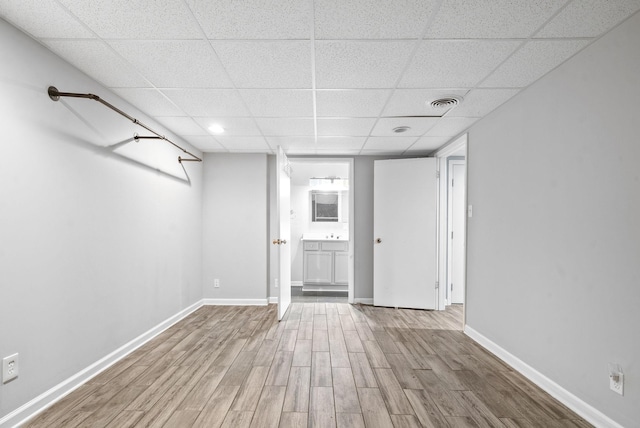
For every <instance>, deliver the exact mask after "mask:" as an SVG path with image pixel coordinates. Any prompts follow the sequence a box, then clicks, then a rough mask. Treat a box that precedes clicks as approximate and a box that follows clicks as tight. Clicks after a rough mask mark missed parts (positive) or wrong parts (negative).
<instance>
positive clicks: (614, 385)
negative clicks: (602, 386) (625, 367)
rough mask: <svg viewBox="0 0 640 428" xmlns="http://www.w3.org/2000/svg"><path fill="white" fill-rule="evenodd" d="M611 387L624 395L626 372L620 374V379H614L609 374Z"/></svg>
mask: <svg viewBox="0 0 640 428" xmlns="http://www.w3.org/2000/svg"><path fill="white" fill-rule="evenodd" d="M609 388H610V389H611V390H612V391H613V392H615V393H616V394H620V395H624V374H622V373H620V374H619V375H618V381H617V382H616V381H615V380H613V377H612V376H609Z"/></svg>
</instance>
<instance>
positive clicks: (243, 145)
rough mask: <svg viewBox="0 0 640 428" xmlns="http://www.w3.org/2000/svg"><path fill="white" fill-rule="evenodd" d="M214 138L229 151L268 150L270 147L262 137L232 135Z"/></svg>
mask: <svg viewBox="0 0 640 428" xmlns="http://www.w3.org/2000/svg"><path fill="white" fill-rule="evenodd" d="M216 140H218V141H219V142H220V144H222V145H223V146H224V147H226V148H227V150H229V151H230V152H233V151H235V150H245V151H246V150H251V151H261V152H264V151H270V150H271V148H270V147H269V145H268V144H267V140H265V139H264V137H260V136H253V137H234V136H223V137H221V136H219V135H218V136H216Z"/></svg>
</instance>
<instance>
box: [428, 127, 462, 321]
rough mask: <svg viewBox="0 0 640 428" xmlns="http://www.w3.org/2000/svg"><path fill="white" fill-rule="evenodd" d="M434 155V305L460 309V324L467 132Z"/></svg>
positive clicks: (443, 308) (441, 307) (440, 307)
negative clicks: (436, 207)
mask: <svg viewBox="0 0 640 428" xmlns="http://www.w3.org/2000/svg"><path fill="white" fill-rule="evenodd" d="M435 155H436V157H437V158H438V167H439V174H440V190H439V193H440V196H439V200H440V208H439V217H440V221H439V244H438V259H439V261H438V282H439V299H438V300H439V304H438V309H440V310H445V309H447V308H454V306H455V307H457V308H458V309H460V310H461V312H462V318H463V326H462V327H463V328H464V317H465V316H464V314H465V312H464V303H465V301H466V295H467V285H466V237H467V218H468V216H469V215H470V213H471V211H470V207H469V208H468V205H467V203H468V202H467V180H466V176H467V168H468V156H467V135H466V134H465V135H463V136H461V137H460V138H458V139H456V140H455V141H453V142H452V143H451V144H449V145H447V146H446V147H444V148H443V149H441V150H439V151H438V152H437V153H436V154H435ZM452 305H453V306H452ZM458 309H456V310H458Z"/></svg>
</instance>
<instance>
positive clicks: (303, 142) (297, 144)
mask: <svg viewBox="0 0 640 428" xmlns="http://www.w3.org/2000/svg"><path fill="white" fill-rule="evenodd" d="M266 138H267V141H268V142H269V145H270V146H271V147H272V148H273V149H276V148H277V147H278V146H282V148H283V149H285V150H288V149H304V150H307V151H314V152H315V150H316V141H315V139H314V138H313V137H281V136H278V137H266Z"/></svg>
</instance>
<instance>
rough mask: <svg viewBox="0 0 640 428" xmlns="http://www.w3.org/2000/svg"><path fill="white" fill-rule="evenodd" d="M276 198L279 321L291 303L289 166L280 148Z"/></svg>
mask: <svg viewBox="0 0 640 428" xmlns="http://www.w3.org/2000/svg"><path fill="white" fill-rule="evenodd" d="M277 165H278V171H277V174H276V188H277V191H276V197H277V200H278V208H277V212H278V231H277V232H278V233H277V238H275V239H274V240H273V244H275V245H277V246H278V259H279V262H278V280H279V282H280V294H279V295H278V319H279V320H281V319H282V317H283V316H284V314H285V312H287V308H288V307H289V304H290V303H291V243H290V242H289V241H290V240H291V178H290V177H291V165H290V164H289V159H288V158H287V155H285V154H284V150H282V147H280V146H278V155H277Z"/></svg>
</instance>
